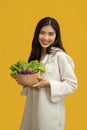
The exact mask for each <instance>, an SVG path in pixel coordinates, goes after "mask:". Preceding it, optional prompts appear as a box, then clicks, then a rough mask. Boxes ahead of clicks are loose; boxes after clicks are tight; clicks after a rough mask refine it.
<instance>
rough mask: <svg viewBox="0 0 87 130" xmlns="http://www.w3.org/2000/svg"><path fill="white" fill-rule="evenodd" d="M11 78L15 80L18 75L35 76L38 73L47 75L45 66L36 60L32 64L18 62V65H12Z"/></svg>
mask: <svg viewBox="0 0 87 130" xmlns="http://www.w3.org/2000/svg"><path fill="white" fill-rule="evenodd" d="M10 69H11V71H12V72H11V76H12V77H13V78H15V76H16V75H17V74H24V75H26V74H34V73H36V72H39V71H40V72H42V73H45V71H46V69H45V66H44V64H42V63H40V62H39V61H38V60H34V61H31V62H25V61H22V60H20V61H18V62H17V63H16V64H12V65H11V66H10Z"/></svg>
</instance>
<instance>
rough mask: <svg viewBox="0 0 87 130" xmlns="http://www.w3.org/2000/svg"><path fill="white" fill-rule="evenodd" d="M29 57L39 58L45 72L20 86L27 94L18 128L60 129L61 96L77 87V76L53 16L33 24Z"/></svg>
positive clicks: (62, 106)
mask: <svg viewBox="0 0 87 130" xmlns="http://www.w3.org/2000/svg"><path fill="white" fill-rule="evenodd" d="M32 60H38V61H40V62H42V63H43V64H44V65H45V67H46V72H45V73H43V74H41V76H40V77H38V80H39V83H37V84H34V85H32V86H30V87H29V86H28V87H23V91H22V94H24V95H26V96H27V97H26V104H25V110H24V115H23V119H22V123H21V128H20V130H64V124H65V109H64V97H66V96H67V95H69V94H71V93H73V92H74V91H75V90H76V89H77V79H76V76H75V74H74V63H73V60H72V59H71V57H70V56H69V55H68V54H66V52H65V49H64V47H63V45H62V41H61V35H60V28H59V24H58V22H57V21H56V20H55V19H54V18H51V17H45V18H43V19H41V20H40V21H39V23H38V24H37V26H36V29H35V33H34V38H33V41H32V50H31V54H30V56H29V59H28V62H30V61H32ZM17 81H18V79H17Z"/></svg>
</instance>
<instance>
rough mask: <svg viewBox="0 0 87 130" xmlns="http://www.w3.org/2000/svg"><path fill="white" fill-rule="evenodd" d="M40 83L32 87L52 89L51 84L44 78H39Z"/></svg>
mask: <svg viewBox="0 0 87 130" xmlns="http://www.w3.org/2000/svg"><path fill="white" fill-rule="evenodd" d="M37 79H38V80H39V82H38V83H37V84H34V85H32V87H33V88H36V89H39V88H43V87H50V82H49V81H48V80H46V79H44V78H42V77H38V78H37Z"/></svg>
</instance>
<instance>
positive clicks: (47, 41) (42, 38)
mask: <svg viewBox="0 0 87 130" xmlns="http://www.w3.org/2000/svg"><path fill="white" fill-rule="evenodd" d="M55 38H56V32H55V30H54V29H53V27H52V26H51V25H47V26H43V27H42V28H41V30H40V33H39V37H38V40H39V43H40V45H41V47H42V48H43V49H46V48H47V47H49V46H50V45H51V44H53V43H54V41H55Z"/></svg>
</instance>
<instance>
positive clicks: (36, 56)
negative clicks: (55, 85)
mask: <svg viewBox="0 0 87 130" xmlns="http://www.w3.org/2000/svg"><path fill="white" fill-rule="evenodd" d="M47 25H51V26H52V27H53V29H54V30H55V31H56V39H55V41H54V43H53V44H52V45H51V46H49V47H48V48H47V49H46V53H47V54H50V53H51V47H56V48H60V49H62V50H63V51H64V52H65V49H64V47H63V45H62V40H61V34H60V27H59V24H58V22H57V21H56V20H55V19H54V18H51V17H45V18H42V19H41V20H40V21H39V22H38V24H37V26H36V29H35V32H34V37H33V40H32V49H31V53H30V56H29V58H28V62H30V61H32V60H40V57H41V45H40V43H39V41H38V36H39V33H40V30H41V28H42V27H43V26H47Z"/></svg>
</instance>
